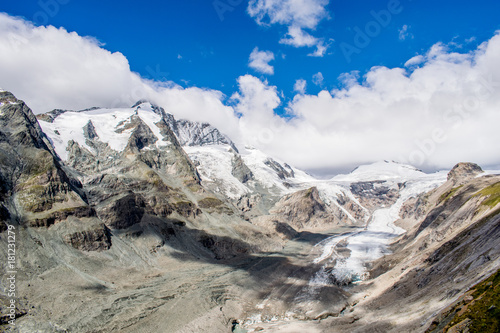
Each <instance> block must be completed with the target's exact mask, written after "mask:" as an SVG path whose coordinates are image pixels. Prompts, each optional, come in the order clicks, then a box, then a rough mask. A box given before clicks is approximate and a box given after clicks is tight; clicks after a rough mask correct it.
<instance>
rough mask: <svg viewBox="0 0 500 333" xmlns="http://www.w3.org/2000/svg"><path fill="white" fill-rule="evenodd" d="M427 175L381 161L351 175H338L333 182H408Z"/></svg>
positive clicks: (409, 167) (395, 163) (409, 166)
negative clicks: (407, 180)
mask: <svg viewBox="0 0 500 333" xmlns="http://www.w3.org/2000/svg"><path fill="white" fill-rule="evenodd" d="M425 175H426V174H425V173H424V172H422V171H420V170H418V169H417V168H415V167H413V166H411V165H407V164H402V163H397V162H392V161H380V162H375V163H372V164H367V165H361V166H359V167H357V168H356V169H355V170H353V171H352V172H351V173H349V174H344V175H337V176H335V177H333V178H332V179H331V180H333V181H338V182H362V181H375V180H406V179H415V178H421V177H423V176H425Z"/></svg>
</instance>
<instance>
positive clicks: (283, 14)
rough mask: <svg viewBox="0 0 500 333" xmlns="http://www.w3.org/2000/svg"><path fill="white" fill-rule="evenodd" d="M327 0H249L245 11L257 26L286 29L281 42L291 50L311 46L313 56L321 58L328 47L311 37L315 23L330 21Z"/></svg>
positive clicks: (322, 41) (316, 24) (321, 40)
mask: <svg viewBox="0 0 500 333" xmlns="http://www.w3.org/2000/svg"><path fill="white" fill-rule="evenodd" d="M328 3H329V0H250V1H249V3H248V8H247V12H248V14H249V15H250V16H251V17H252V18H254V19H255V21H256V22H257V24H259V25H265V26H270V25H274V24H279V25H283V26H287V27H288V31H287V34H286V36H284V37H283V38H282V39H281V40H280V43H283V44H287V45H292V46H294V47H304V46H306V47H313V46H316V48H317V50H316V51H315V52H313V53H311V54H312V55H314V56H323V55H324V54H325V52H326V49H327V47H328V45H326V44H325V43H324V40H323V39H322V38H317V37H314V36H312V35H311V34H310V33H309V32H307V31H306V30H310V31H314V30H315V29H316V27H317V26H318V24H319V23H320V22H321V21H322V20H324V19H328V18H329V13H328V10H327V9H326V7H327V5H328Z"/></svg>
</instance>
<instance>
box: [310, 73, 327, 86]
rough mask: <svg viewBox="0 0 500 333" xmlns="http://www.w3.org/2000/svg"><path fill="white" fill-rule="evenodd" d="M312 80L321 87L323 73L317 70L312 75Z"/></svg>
mask: <svg viewBox="0 0 500 333" xmlns="http://www.w3.org/2000/svg"><path fill="white" fill-rule="evenodd" d="M312 80H313V83H314V84H315V85H317V86H319V87H321V86H322V85H323V81H324V80H325V78H324V77H323V74H322V73H321V72H318V73H316V74H314V75H313V77H312Z"/></svg>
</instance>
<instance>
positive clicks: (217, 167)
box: [183, 145, 250, 199]
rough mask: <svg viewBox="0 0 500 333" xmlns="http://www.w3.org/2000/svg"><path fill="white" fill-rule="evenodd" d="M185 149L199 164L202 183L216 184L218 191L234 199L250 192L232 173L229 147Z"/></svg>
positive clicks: (210, 146) (215, 146)
mask: <svg viewBox="0 0 500 333" xmlns="http://www.w3.org/2000/svg"><path fill="white" fill-rule="evenodd" d="M183 149H184V150H185V151H186V153H187V154H188V155H189V157H190V158H191V160H193V162H195V163H196V162H197V163H199V165H198V166H197V170H198V172H199V173H200V176H201V180H202V182H203V181H204V182H209V183H213V184H215V186H216V191H218V192H223V193H222V194H224V195H225V196H226V197H229V198H232V199H238V198H240V197H241V196H243V195H245V194H246V193H249V192H250V189H249V188H248V187H246V186H245V185H244V184H242V183H241V182H240V181H239V180H238V179H236V177H234V176H233V175H232V173H231V170H232V158H233V153H232V152H230V149H231V148H230V146H229V145H207V146H185V147H183Z"/></svg>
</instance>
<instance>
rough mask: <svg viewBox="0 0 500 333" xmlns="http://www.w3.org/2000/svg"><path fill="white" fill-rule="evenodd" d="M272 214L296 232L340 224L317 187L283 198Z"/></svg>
mask: <svg viewBox="0 0 500 333" xmlns="http://www.w3.org/2000/svg"><path fill="white" fill-rule="evenodd" d="M270 213H271V214H272V216H273V217H274V218H276V219H277V220H281V221H283V222H285V223H287V224H288V225H290V226H291V227H293V228H294V229H296V230H303V229H307V228H309V229H311V228H314V227H318V226H321V227H327V226H328V225H330V226H331V225H333V224H335V223H336V222H338V220H336V219H335V217H334V216H333V215H332V214H331V213H330V212H329V211H328V209H327V207H326V205H325V203H324V202H323V200H322V199H321V198H320V196H319V192H318V189H317V188H316V187H311V188H310V189H307V190H302V191H297V192H295V193H293V194H290V195H287V196H285V197H283V198H282V199H281V200H280V201H279V202H278V203H277V204H276V206H275V207H274V208H273V209H272V210H271V211H270Z"/></svg>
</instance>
